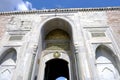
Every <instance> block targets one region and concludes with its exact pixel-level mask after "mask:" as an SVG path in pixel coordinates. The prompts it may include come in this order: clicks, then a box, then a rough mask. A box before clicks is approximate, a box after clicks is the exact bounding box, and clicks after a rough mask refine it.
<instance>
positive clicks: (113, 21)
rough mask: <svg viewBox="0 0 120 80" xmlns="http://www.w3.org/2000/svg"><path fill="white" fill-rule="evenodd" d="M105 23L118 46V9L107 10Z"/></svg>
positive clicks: (119, 28)
mask: <svg viewBox="0 0 120 80" xmlns="http://www.w3.org/2000/svg"><path fill="white" fill-rule="evenodd" d="M107 23H108V25H109V27H110V28H111V30H112V32H113V33H114V34H113V36H114V37H115V40H116V41H117V42H118V45H119V47H120V11H107Z"/></svg>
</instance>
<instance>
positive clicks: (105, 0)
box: [0, 0, 120, 11]
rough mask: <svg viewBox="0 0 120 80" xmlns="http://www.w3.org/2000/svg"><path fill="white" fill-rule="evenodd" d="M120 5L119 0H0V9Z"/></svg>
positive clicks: (20, 9) (19, 9)
mask: <svg viewBox="0 0 120 80" xmlns="http://www.w3.org/2000/svg"><path fill="white" fill-rule="evenodd" d="M112 6H120V0H0V11H14V10H18V11H22V10H35V9H51V8H88V7H112Z"/></svg>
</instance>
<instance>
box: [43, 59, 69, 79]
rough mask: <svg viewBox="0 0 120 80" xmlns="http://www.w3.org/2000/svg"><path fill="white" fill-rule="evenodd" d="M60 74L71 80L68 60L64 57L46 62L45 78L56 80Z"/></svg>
mask: <svg viewBox="0 0 120 80" xmlns="http://www.w3.org/2000/svg"><path fill="white" fill-rule="evenodd" d="M60 76H63V77H65V78H66V79H67V80H69V69H68V62H67V61H65V60H62V59H52V60H49V61H48V62H46V67H45V75H44V80H56V79H57V78H58V77H60Z"/></svg>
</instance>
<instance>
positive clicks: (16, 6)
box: [0, 0, 35, 11]
mask: <svg viewBox="0 0 120 80" xmlns="http://www.w3.org/2000/svg"><path fill="white" fill-rule="evenodd" d="M33 9H35V8H32V4H31V3H30V2H28V1H25V2H24V1H23V0H0V11H13V10H18V11H22V10H33Z"/></svg>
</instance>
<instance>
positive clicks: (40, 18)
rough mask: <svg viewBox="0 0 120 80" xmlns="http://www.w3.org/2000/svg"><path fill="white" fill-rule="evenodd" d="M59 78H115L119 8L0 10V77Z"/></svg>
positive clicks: (119, 68) (119, 72) (119, 71)
mask: <svg viewBox="0 0 120 80" xmlns="http://www.w3.org/2000/svg"><path fill="white" fill-rule="evenodd" d="M53 63H54V64H53ZM58 63H59V64H58ZM55 66H57V68H56V67H55ZM52 67H53V68H54V69H53V68H52ZM64 67H65V68H64ZM48 70H50V71H48ZM55 71H56V72H59V73H60V74H58V73H54V72H55ZM49 75H51V76H52V77H51V76H49ZM59 76H64V77H66V78H67V80H120V8H119V7H114V8H112V7H111V8H70V9H46V10H35V11H22V12H1V13H0V80H52V79H54V80H55V79H57V78H58V77H59Z"/></svg>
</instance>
